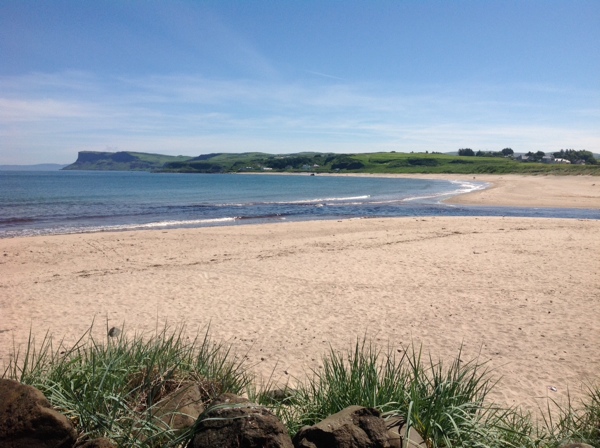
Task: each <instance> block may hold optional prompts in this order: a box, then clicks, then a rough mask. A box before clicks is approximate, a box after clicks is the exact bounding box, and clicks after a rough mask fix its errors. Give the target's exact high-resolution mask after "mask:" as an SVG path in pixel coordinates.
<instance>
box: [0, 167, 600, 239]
mask: <svg viewBox="0 0 600 448" xmlns="http://www.w3.org/2000/svg"><path fill="white" fill-rule="evenodd" d="M485 187H486V184H484V183H481V182H450V181H442V180H420V179H403V178H381V177H347V176H335V175H333V176H321V175H316V176H309V175H308V174H306V175H276V174H269V175H241V174H152V173H147V172H106V171H103V172H102V171H48V172H9V171H4V172H0V238H7V237H17V236H30V235H45V234H64V233H80V232H97V231H118V230H133V229H153V228H154V229H159V228H165V229H168V228H185V227H204V226H216V225H242V224H250V223H264V222H282V221H302V220H320V219H348V218H374V217H395V216H534V217H564V218H586V219H599V218H600V216H599V215H598V212H597V211H594V210H571V209H519V208H503V207H463V206H451V205H446V204H444V203H442V202H441V201H442V200H443V199H445V198H448V197H450V196H452V195H456V194H460V193H464V192H468V191H473V190H476V189H481V188H485Z"/></svg>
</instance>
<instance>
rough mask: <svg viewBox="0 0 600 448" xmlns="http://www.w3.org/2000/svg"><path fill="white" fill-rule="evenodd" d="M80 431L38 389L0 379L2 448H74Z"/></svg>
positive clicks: (0, 441)
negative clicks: (53, 407)
mask: <svg viewBox="0 0 600 448" xmlns="http://www.w3.org/2000/svg"><path fill="white" fill-rule="evenodd" d="M76 439H77V432H76V431H75V428H74V427H73V424H72V423H71V421H70V420H69V419H68V418H67V417H65V416H64V415H62V414H60V413H59V412H57V411H55V410H54V409H52V407H51V406H50V403H49V402H48V400H46V397H44V394H42V393H41V392H40V391H39V390H37V389H36V388H35V387H31V386H27V385H25V384H21V383H19V382H17V381H13V380H9V379H0V446H1V447H2V448H71V447H72V446H73V445H74V444H75V440H76Z"/></svg>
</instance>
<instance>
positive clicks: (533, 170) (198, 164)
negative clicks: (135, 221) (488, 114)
mask: <svg viewBox="0 0 600 448" xmlns="http://www.w3.org/2000/svg"><path fill="white" fill-rule="evenodd" d="M533 160H535V159H533ZM65 169H69V170H145V171H157V172H173V173H238V172H265V171H267V172H310V173H332V172H334V173H335V172H340V173H413V174H424V173H456V174H485V173H488V174H509V173H516V174H518V173H520V174H593V175H600V165H598V163H597V161H596V159H591V160H588V161H587V163H586V164H585V165H583V164H582V165H578V164H575V163H572V164H558V163H556V164H552V163H540V162H539V161H533V162H532V161H517V160H515V159H513V158H511V157H501V156H500V157H493V156H482V157H478V156H458V155H449V154H439V153H432V154H428V153H415V154H413V153H410V154H408V153H395V152H391V153H366V154H333V153H313V152H305V153H296V154H267V153H260V152H248V153H237V154H231V153H212V154H203V155H200V156H198V157H185V156H177V157H174V156H165V155H159V154H147V153H136V152H117V153H107V152H86V151H84V152H80V153H79V157H78V159H77V161H76V162H75V163H74V164H72V165H69V166H68V167H66V168H65Z"/></svg>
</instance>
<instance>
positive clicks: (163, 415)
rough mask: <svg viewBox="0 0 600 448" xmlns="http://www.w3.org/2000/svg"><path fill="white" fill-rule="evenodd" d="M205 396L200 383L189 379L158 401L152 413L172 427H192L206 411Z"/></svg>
mask: <svg viewBox="0 0 600 448" xmlns="http://www.w3.org/2000/svg"><path fill="white" fill-rule="evenodd" d="M203 397H204V394H203V392H202V390H201V389H200V385H199V384H197V383H194V382H192V381H187V382H184V383H182V384H181V386H180V387H179V389H177V390H176V391H175V392H173V393H171V394H169V395H167V396H166V397H165V398H163V399H162V400H161V401H159V402H158V403H156V405H154V408H153V411H152V413H153V415H154V416H155V417H158V418H160V419H161V420H162V421H163V422H164V423H165V424H166V425H168V426H169V427H171V428H172V429H176V430H177V429H186V428H190V427H192V426H194V423H195V422H196V420H197V419H198V417H199V416H200V414H202V412H204V398H203Z"/></svg>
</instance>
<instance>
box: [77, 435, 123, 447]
mask: <svg viewBox="0 0 600 448" xmlns="http://www.w3.org/2000/svg"><path fill="white" fill-rule="evenodd" d="M77 448H117V445H116V444H114V443H113V442H112V441H110V440H109V439H106V438H104V437H102V438H100V439H93V440H88V441H87V442H85V443H84V444H82V445H77Z"/></svg>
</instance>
